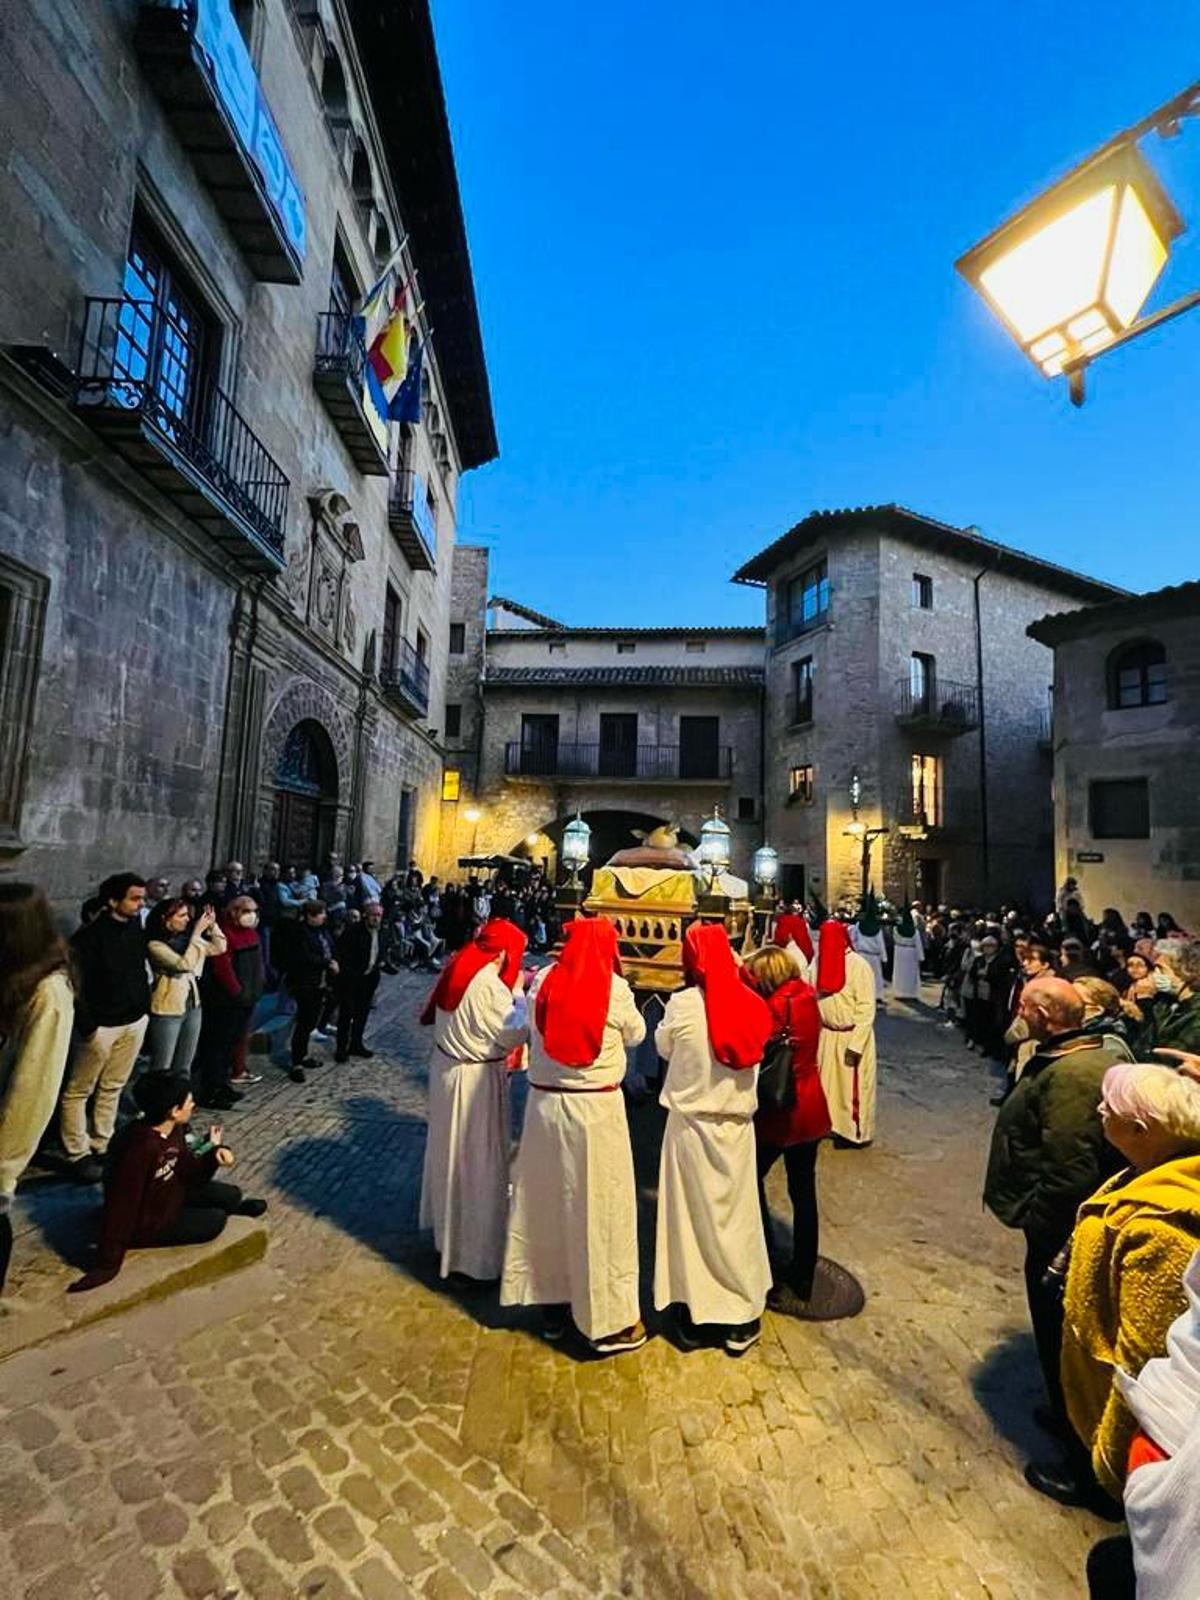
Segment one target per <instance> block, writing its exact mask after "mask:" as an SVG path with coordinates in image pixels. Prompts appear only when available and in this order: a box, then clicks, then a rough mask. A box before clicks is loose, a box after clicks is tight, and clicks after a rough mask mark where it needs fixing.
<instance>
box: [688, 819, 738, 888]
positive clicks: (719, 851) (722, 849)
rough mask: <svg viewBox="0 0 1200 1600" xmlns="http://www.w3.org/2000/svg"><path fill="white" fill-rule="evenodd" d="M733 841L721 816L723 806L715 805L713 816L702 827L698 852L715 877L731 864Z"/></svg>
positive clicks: (702, 861)
mask: <svg viewBox="0 0 1200 1600" xmlns="http://www.w3.org/2000/svg"><path fill="white" fill-rule="evenodd" d="M732 843H733V836H732V834H731V833H730V831H729V825H728V823H727V822H726V821H725V820H724V818H723V817H722V816H721V808H720V806H714V807H713V814H712V816H711V817H709V819H708V820H707V822H705V824H704V826H703V827H702V828H701V829H700V848H699V850H698V851H697V852H696V853H697V855H698V856H699V858H700V861H701V863H702V865H704V866H706V867H707V868H708V870H709V873H710V875H711V877H712V878H713V879H715V878H716V877H717V874H718V873H720V872H724V871H725V868H726V867H727V866H728V865H729V859H730V853H731V848H732Z"/></svg>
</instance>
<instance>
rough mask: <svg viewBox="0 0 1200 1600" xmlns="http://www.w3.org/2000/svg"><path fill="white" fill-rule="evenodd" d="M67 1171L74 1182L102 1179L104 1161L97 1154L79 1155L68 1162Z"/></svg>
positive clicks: (100, 1181) (94, 1181)
mask: <svg viewBox="0 0 1200 1600" xmlns="http://www.w3.org/2000/svg"><path fill="white" fill-rule="evenodd" d="M67 1171H68V1172H69V1173H70V1175H71V1177H72V1179H73V1180H74V1181H75V1182H76V1183H102V1182H103V1181H104V1163H103V1161H101V1160H100V1158H99V1156H80V1157H79V1158H78V1159H77V1160H75V1161H71V1162H68V1164H67Z"/></svg>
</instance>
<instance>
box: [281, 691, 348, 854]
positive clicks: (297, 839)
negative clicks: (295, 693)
mask: <svg viewBox="0 0 1200 1600" xmlns="http://www.w3.org/2000/svg"><path fill="white" fill-rule="evenodd" d="M273 787H274V804H273V809H272V815H271V855H272V857H273V859H274V860H276V861H278V862H280V863H281V864H283V865H284V866H294V867H298V868H299V869H301V870H303V869H304V868H305V867H312V868H313V870H314V871H315V872H317V873H320V872H322V871H323V870H324V867H325V863H326V861H327V860H328V859H329V855H330V852H331V851H332V850H333V837H334V822H335V813H336V810H337V798H338V779H337V757H336V755H335V754H334V749H333V743H332V741H331V740H330V737H329V735H328V734H327V733H326V732H325V729H324V728H323V727H322V726H321V724H320V723H319V722H312V721H304V722H298V723H297V724H296V726H295V727H294V728H293V729H292V731H291V733H289V734H288V736H287V738H286V740H285V741H284V745H283V751H282V753H281V754H280V757H279V762H278V764H277V766H276V768H275V776H274V784H273Z"/></svg>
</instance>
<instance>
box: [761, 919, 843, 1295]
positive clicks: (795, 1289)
mask: <svg viewBox="0 0 1200 1600" xmlns="http://www.w3.org/2000/svg"><path fill="white" fill-rule="evenodd" d="M746 971H747V973H748V974H749V977H750V980H751V982H752V983H753V984H754V987H755V988H756V989H757V990H758V992H759V993H760V994H761V995H762V997H763V999H764V1000H766V1002H767V1005H768V1006H769V1007H770V1009H771V1015H772V1017H773V1018H774V1021H775V1027H776V1031H777V1033H783V1032H785V1031H786V1033H787V1034H788V1037H789V1038H790V1039H791V1042H792V1076H793V1078H794V1080H795V1084H796V1098H795V1100H794V1102H793V1103H792V1105H790V1106H789V1107H788V1109H787V1110H786V1111H765V1110H760V1111H759V1112H758V1114H757V1115H756V1116H755V1119H754V1133H755V1138H756V1141H757V1144H758V1195H759V1202H760V1204H761V1205H762V1213H763V1228H764V1231H765V1233H766V1236H767V1241H768V1244H769V1243H770V1240H771V1236H772V1235H771V1214H770V1212H769V1210H768V1209H767V1197H766V1189H765V1181H766V1176H767V1173H768V1172H770V1170H771V1168H772V1167H773V1166H774V1165H775V1163H776V1162H777V1161H778V1160H779V1158H780V1156H782V1157H783V1165H784V1169H785V1171H786V1173H787V1186H788V1196H789V1198H790V1199H791V1202H792V1265H791V1271H790V1272H789V1273H788V1275H787V1279H786V1281H785V1282H784V1283H782V1284H780V1283H776V1285H775V1287H774V1288H773V1289H772V1290H771V1293H770V1295H769V1296H768V1297H767V1305H768V1307H769V1308H770V1309H771V1310H773V1311H790V1312H792V1313H793V1314H795V1313H796V1312H802V1311H803V1305H797V1304H796V1302H797V1301H800V1302H803V1303H805V1304H806V1303H807V1302H808V1301H809V1300H810V1299H811V1298H812V1290H813V1277H814V1275H815V1273H816V1270H817V1251H818V1243H819V1220H818V1215H817V1151H818V1149H819V1148H820V1142H821V1140H822V1139H824V1138H825V1137H826V1135H827V1134H828V1133H829V1132H830V1128H831V1124H830V1120H829V1107H828V1105H826V1103H825V1091H824V1090H823V1089H822V1088H821V1075H820V1073H819V1071H818V1070H817V1038H818V1036H819V1035H820V1032H821V1013H820V1011H819V1010H818V1008H817V995H816V990H815V989H813V988H812V986H811V985H810V984H808V983H805V981H804V979H803V978H801V977H799V976H798V974H797V971H796V964H795V962H794V960H793V959H792V957H791V956H790V955H789V953H788V952H787V951H786V950H781V949H780V948H779V946H778V945H764V947H763V948H762V949H761V950H757V951H755V953H754V954H753V955H752V956H748V957H747V959H746Z"/></svg>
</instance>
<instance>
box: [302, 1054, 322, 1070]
mask: <svg viewBox="0 0 1200 1600" xmlns="http://www.w3.org/2000/svg"><path fill="white" fill-rule="evenodd" d="M324 1065H325V1063H324V1062H323V1061H321V1060H319V1059H318V1058H317V1057H316V1056H305V1058H304V1060H303V1061H301V1062H300V1066H302V1067H308V1068H310V1069H311V1068H312V1067H323V1066H324Z"/></svg>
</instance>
